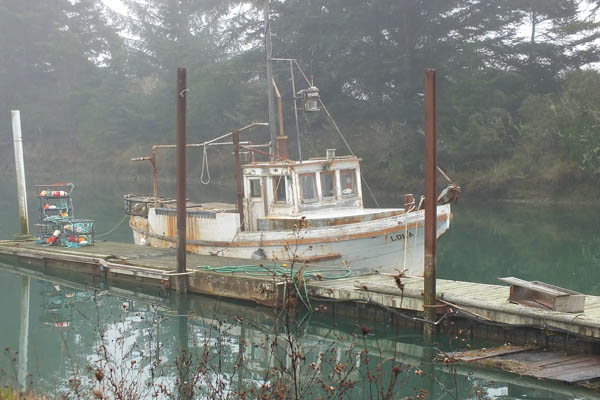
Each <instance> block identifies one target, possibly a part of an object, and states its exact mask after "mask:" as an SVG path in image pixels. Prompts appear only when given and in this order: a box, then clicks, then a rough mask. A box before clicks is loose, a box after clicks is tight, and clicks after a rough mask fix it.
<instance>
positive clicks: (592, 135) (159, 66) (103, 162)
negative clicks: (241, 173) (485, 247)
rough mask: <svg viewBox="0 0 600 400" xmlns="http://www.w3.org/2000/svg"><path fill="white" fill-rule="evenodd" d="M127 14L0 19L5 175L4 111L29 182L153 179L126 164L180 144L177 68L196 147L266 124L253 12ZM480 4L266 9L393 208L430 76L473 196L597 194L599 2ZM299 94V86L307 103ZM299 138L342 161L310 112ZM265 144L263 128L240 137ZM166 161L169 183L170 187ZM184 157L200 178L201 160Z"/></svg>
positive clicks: (188, 7) (450, 165) (284, 75)
mask: <svg viewBox="0 0 600 400" xmlns="http://www.w3.org/2000/svg"><path fill="white" fill-rule="evenodd" d="M124 3H125V5H126V9H127V12H126V13H125V14H118V13H115V12H114V11H112V10H111V9H109V8H107V7H106V5H105V4H104V3H103V2H102V1H100V0H89V1H73V2H64V1H60V0H47V1H44V2H41V3H40V2H35V1H32V0H25V1H21V2H17V3H15V4H11V6H10V7H5V8H3V9H0V25H2V26H3V27H4V34H3V36H2V38H0V54H3V58H2V64H1V65H2V69H0V91H1V92H2V93H3V96H1V97H0V110H3V111H2V112H1V113H4V114H3V115H4V117H3V118H2V120H3V121H4V122H3V123H1V124H0V138H4V139H2V140H1V141H0V143H2V144H4V146H2V147H1V149H2V150H1V151H2V153H0V154H1V156H2V157H0V167H1V169H2V170H4V171H6V173H8V171H12V168H13V167H12V162H13V161H12V160H13V157H12V154H11V153H12V146H11V145H10V144H11V137H12V135H11V127H10V119H9V117H8V115H9V114H8V111H9V110H11V109H19V110H21V119H22V125H23V137H24V142H25V143H24V148H25V163H26V170H27V172H28V174H34V175H35V171H44V174H46V176H58V177H73V178H70V179H72V180H73V181H76V178H77V177H78V176H83V175H85V173H89V174H96V175H104V176H108V177H114V179H135V180H138V179H139V180H141V179H147V180H148V181H150V180H151V174H150V168H149V166H148V165H146V164H147V163H137V164H136V163H132V162H131V161H129V160H130V159H131V158H132V157H136V156H140V155H148V154H149V152H150V147H151V145H152V144H165V143H174V141H175V140H174V139H175V94H174V90H175V70H176V68H177V67H178V66H185V67H186V68H187V70H188V79H187V80H188V89H189V90H190V92H189V96H188V102H187V108H188V110H187V115H188V124H187V125H188V141H189V142H190V143H201V142H203V141H205V140H207V139H210V138H213V137H216V136H218V135H220V134H222V133H223V132H229V131H231V130H232V129H234V128H238V127H240V126H243V125H245V124H247V123H249V122H251V121H265V120H266V119H267V117H266V116H267V113H266V101H265V87H266V78H265V67H264V48H263V47H264V46H263V33H264V32H263V16H262V5H261V4H259V3H260V2H257V3H253V4H248V3H247V2H238V1H219V2H211V1H209V2H191V3H186V2H179V3H177V2H175V3H173V2H166V1H164V0H149V1H145V2H141V1H138V0H128V1H125V2H124ZM488 3H489V2H485V1H479V0H475V1H468V2H464V1H460V0H451V1H448V0H443V1H442V0H435V1H430V2H416V3H415V2H411V1H401V2H387V1H384V0H376V1H356V2H352V3H347V2H331V1H327V0H317V1H312V2H311V3H310V5H307V4H304V3H302V2H297V1H289V0H279V1H273V2H272V5H271V6H272V9H271V15H270V21H271V31H272V33H273V49H274V56H276V57H292V58H295V59H297V61H298V65H301V66H302V68H303V69H304V70H305V71H306V72H307V73H308V75H309V76H314V85H316V86H317V87H318V88H319V89H320V94H321V98H322V99H323V101H324V103H325V104H326V105H327V107H328V109H329V110H330V111H331V113H332V115H333V116H334V118H335V119H336V121H337V122H338V124H339V126H340V128H341V130H342V132H343V133H344V135H345V137H346V139H347V140H348V142H349V143H350V144H351V145H352V148H353V151H354V152H355V153H356V154H357V155H359V156H360V157H362V158H363V163H362V165H363V169H364V170H365V171H364V172H365V176H366V177H367V179H368V181H369V183H370V185H371V186H372V187H373V188H374V189H376V190H378V191H380V192H384V194H385V195H386V196H387V195H389V196H393V197H397V198H400V197H401V194H402V193H411V192H412V193H415V194H417V193H420V192H422V183H421V182H422V176H423V171H422V169H423V168H422V165H423V151H422V149H423V138H424V137H423V97H422V96H423V71H424V69H426V68H435V69H437V71H438V74H437V76H438V102H437V104H438V105H437V110H438V162H439V165H440V166H441V167H442V168H443V169H444V170H445V171H446V172H447V173H448V174H449V175H450V176H451V177H452V178H453V179H454V180H455V181H456V182H457V183H458V184H460V185H461V186H462V187H463V189H464V193H463V196H464V197H468V196H472V197H473V198H477V199H482V200H483V199H485V200H487V199H495V198H508V199H517V200H519V201H522V200H528V199H532V198H534V199H540V200H541V199H544V201H545V200H554V199H556V201H559V202H573V203H577V202H587V201H590V200H589V199H593V198H598V197H599V195H600V188H599V187H600V185H599V184H600V110H599V109H598V104H600V72H599V71H598V65H599V62H600V47H599V46H598V38H599V37H600V33H599V32H600V24H599V22H598V19H599V18H598V17H599V15H598V14H599V8H600V0H589V1H587V2H585V3H586V4H588V5H589V7H583V6H582V4H581V2H579V1H576V0H535V1H527V2H522V1H516V0H506V1H501V2H493V4H488ZM48 38H51V40H48ZM133 38H135V39H133ZM273 74H274V79H275V81H276V82H278V86H279V89H280V91H281V95H282V98H283V112H284V121H283V125H284V128H285V134H286V135H288V136H289V144H288V147H289V149H290V154H291V155H292V157H296V155H297V154H298V149H297V148H296V143H297V137H296V136H297V135H296V129H295V121H294V118H293V114H294V113H293V102H292V97H293V95H294V93H291V84H290V83H291V82H290V80H289V68H288V66H287V65H284V64H282V63H278V62H274V63H273ZM307 84H308V83H307V82H305V81H304V80H303V78H302V77H300V76H296V86H297V89H302V88H305V87H306V85H307ZM1 113H0V114H1ZM299 132H300V135H301V143H302V146H303V148H302V153H303V154H305V155H310V156H322V155H323V152H324V149H327V148H332V149H333V148H335V149H337V152H338V154H340V155H341V154H348V153H349V151H348V149H346V148H345V146H344V143H343V142H342V140H340V138H339V137H338V136H337V134H336V133H335V130H334V129H333V127H332V126H331V125H330V124H329V122H328V121H327V118H326V117H325V116H324V115H323V113H310V114H309V113H300V116H299ZM267 137H268V134H267V132H266V131H265V130H258V129H257V130H256V131H253V132H251V133H250V134H249V135H248V136H246V139H247V140H251V141H252V142H253V143H263V142H265V141H267V140H268V139H267ZM229 153H230V152H228V151H224V150H216V149H214V150H213V149H209V154H208V160H209V164H210V168H211V173H212V176H213V177H215V178H216V177H217V176H220V177H225V178H226V179H231V176H232V175H233V173H232V157H231V154H229ZM161 157H162V156H161ZM164 157H165V158H164V159H160V160H159V169H160V175H159V176H160V177H161V179H165V177H168V176H173V175H174V171H173V170H171V169H169V167H168V166H169V165H173V166H174V164H175V163H174V161H170V159H169V157H170V155H169V156H164ZM189 159H190V160H189V164H188V166H189V168H190V170H189V171H190V175H194V174H195V175H196V176H199V175H200V170H201V163H202V153H201V152H190V156H189ZM142 164H143V165H142ZM142 177H144V178H142ZM65 179H66V178H65ZM389 187H393V188H394V190H393V193H390V192H388V191H387V189H386V188H389Z"/></svg>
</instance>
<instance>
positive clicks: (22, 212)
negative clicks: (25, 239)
mask: <svg viewBox="0 0 600 400" xmlns="http://www.w3.org/2000/svg"><path fill="white" fill-rule="evenodd" d="M10 113H11V116H12V128H13V141H14V145H15V169H16V171H17V195H18V197H19V217H20V220H21V234H22V235H24V236H29V214H28V212H27V190H26V186H25V162H24V161H23V136H22V135H21V113H20V112H19V110H12V111H11V112H10Z"/></svg>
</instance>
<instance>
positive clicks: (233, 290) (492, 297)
mask: <svg viewBox="0 0 600 400" xmlns="http://www.w3.org/2000/svg"><path fill="white" fill-rule="evenodd" d="M175 254H176V253H175V249H157V248H151V247H146V246H136V245H134V244H127V243H115V242H99V243H96V244H95V245H94V246H89V247H82V248H78V249H72V248H71V249H69V248H61V247H46V246H41V245H39V244H36V243H34V242H32V241H3V242H0V256H1V257H0V258H2V259H3V260H5V261H8V262H9V263H11V264H12V265H17V266H19V267H25V268H27V269H33V270H37V271H41V272H43V273H46V274H52V273H54V272H55V271H63V272H64V271H67V272H81V273H88V274H92V275H93V276H94V277H95V278H98V279H105V280H109V281H113V280H114V281H119V280H123V281H134V282H136V284H141V285H144V284H145V285H148V286H152V285H153V286H158V287H163V288H165V289H166V288H172V287H174V278H175V276H176V273H175V270H176V256H175ZM240 265H252V266H259V265H261V261H257V260H246V259H235V258H227V257H217V256H203V255H197V254H188V255H187V270H188V272H187V273H186V274H187V275H188V277H189V289H188V290H189V291H190V292H192V293H201V294H208V295H217V296H221V297H226V298H231V299H240V300H248V301H252V302H255V303H259V304H263V305H266V306H271V307H275V306H277V305H279V304H281V300H282V296H283V291H284V287H283V285H284V282H282V280H281V279H280V278H278V277H276V276H273V275H272V274H269V273H264V274H251V273H248V272H231V270H228V271H227V273H223V272H219V271H216V270H215V269H216V268H218V267H223V266H240ZM206 267H211V268H210V269H209V268H206ZM265 268H268V266H265ZM338 272H340V271H339V270H338ZM323 275H324V279H323V280H318V279H312V280H307V281H306V290H307V293H308V295H309V296H310V298H311V302H314V304H315V305H316V304H319V303H320V302H324V303H326V302H330V303H331V302H333V303H335V304H339V303H344V304H354V305H365V304H371V305H375V306H377V307H379V308H381V309H384V310H389V312H390V314H393V313H396V312H400V311H411V312H415V313H416V314H415V315H417V314H418V313H420V312H422V311H423V292H422V291H423V279H422V278H418V277H401V280H400V282H397V280H396V279H395V277H394V276H393V275H389V274H388V275H386V274H377V275H362V276H350V277H347V278H343V279H326V278H327V276H326V274H323ZM337 275H341V274H337ZM437 294H438V299H439V302H440V303H441V304H445V305H447V306H448V309H447V310H450V309H452V310H453V312H455V313H458V314H460V313H462V315H463V316H471V317H474V318H476V319H478V320H480V321H484V322H490V323H492V324H495V325H500V326H504V327H528V328H533V329H537V330H540V329H541V330H545V331H554V332H562V333H568V335H577V336H578V337H584V338H586V339H587V340H590V341H597V340H598V339H600V297H598V296H586V300H585V309H584V311H583V312H581V313H566V312H556V311H551V310H543V309H540V308H533V307H527V306H523V305H519V304H512V303H510V302H509V301H508V296H509V286H503V285H490V284H481V283H475V282H462V281H453V280H445V279H438V280H437ZM332 308H333V307H332ZM447 310H440V312H441V313H440V315H443V313H444V312H446V311H447Z"/></svg>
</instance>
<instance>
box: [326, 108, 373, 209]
mask: <svg viewBox="0 0 600 400" xmlns="http://www.w3.org/2000/svg"><path fill="white" fill-rule="evenodd" d="M319 103H321V107H323V110H324V111H325V113H326V114H327V116H328V117H329V120H330V121H331V123H332V124H333V127H334V128H335V130H336V131H337V133H338V134H339V135H340V138H342V141H343V142H344V144H345V145H346V147H347V148H348V151H349V152H350V154H352V155H353V156H354V157H356V154H354V151H352V147H350V143H348V141H347V140H346V138H345V137H344V134H343V133H342V131H341V130H340V128H339V127H338V125H337V124H336V122H335V120H334V119H333V117H332V116H331V114H330V113H329V110H328V109H327V107H326V106H325V104H323V101H322V100H321V99H319ZM360 178H361V181H362V182H363V183H364V184H365V186H366V188H367V191H368V192H369V194H370V195H371V198H372V199H373V201H374V202H375V205H376V206H377V208H380V206H379V202H378V201H377V199H376V198H375V195H374V194H373V191H372V190H371V187H370V186H369V184H368V183H367V180H366V179H365V177H364V176H363V175H362V174H361V175H360Z"/></svg>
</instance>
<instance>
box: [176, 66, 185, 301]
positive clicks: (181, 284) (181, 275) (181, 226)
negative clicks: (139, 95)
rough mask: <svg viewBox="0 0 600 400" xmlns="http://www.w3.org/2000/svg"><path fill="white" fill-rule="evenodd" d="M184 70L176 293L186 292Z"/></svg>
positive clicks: (180, 74)
mask: <svg viewBox="0 0 600 400" xmlns="http://www.w3.org/2000/svg"><path fill="white" fill-rule="evenodd" d="M186 92H187V89H186V71H185V68H177V143H176V146H177V274H178V275H177V277H176V278H175V279H176V286H175V288H176V290H177V293H181V294H183V293H186V292H187V275H186V274H185V272H186V265H185V263H186V253H185V248H186V214H187V210H186V205H187V196H186V170H185V169H186V160H185V150H186V138H185V111H186V110H185V106H186V104H185V100H186Z"/></svg>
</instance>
